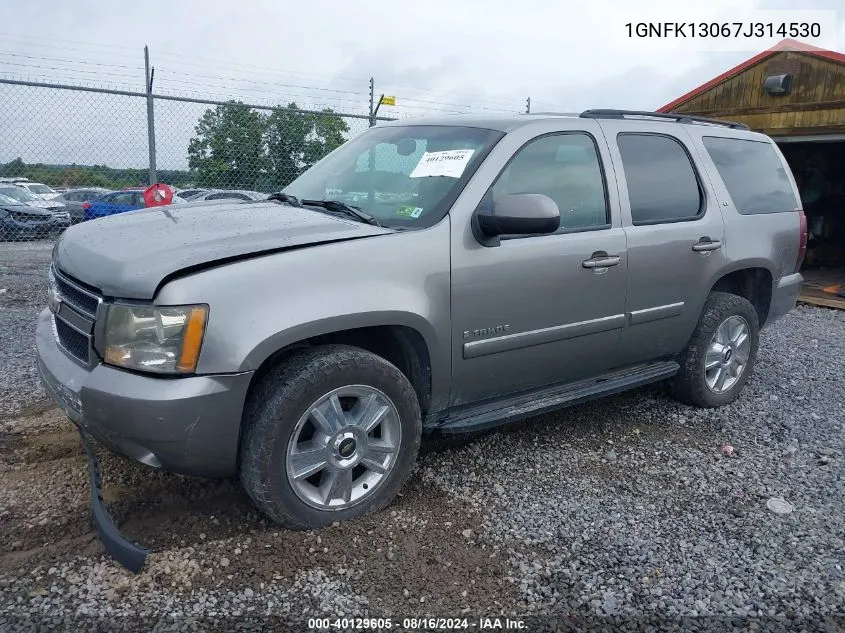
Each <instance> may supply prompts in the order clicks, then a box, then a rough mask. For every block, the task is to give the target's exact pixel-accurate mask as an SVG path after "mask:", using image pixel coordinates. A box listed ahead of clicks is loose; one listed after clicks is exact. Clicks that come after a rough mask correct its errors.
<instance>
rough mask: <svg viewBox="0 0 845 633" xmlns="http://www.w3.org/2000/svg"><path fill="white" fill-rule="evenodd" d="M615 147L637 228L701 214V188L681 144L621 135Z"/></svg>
mask: <svg viewBox="0 0 845 633" xmlns="http://www.w3.org/2000/svg"><path fill="white" fill-rule="evenodd" d="M616 143H617V145H618V146H619V153H620V154H621V155H622V168H623V170H624V171H625V180H626V181H627V183H628V198H629V200H630V202H631V219H632V221H633V223H634V224H658V223H661V222H678V221H682V220H692V219H694V218H696V217H698V215H699V214H700V213H701V211H702V209H703V206H704V205H703V204H702V202H703V199H702V197H701V187H700V186H699V184H698V178H697V177H696V174H695V169H694V168H693V166H692V162H691V161H690V157H689V154H687V151H686V150H685V149H684V146H683V145H681V143H680V141H678V140H676V139H674V138H672V137H669V136H663V135H660V134H631V133H624V134H620V135H619V136H618V137H617V139H616Z"/></svg>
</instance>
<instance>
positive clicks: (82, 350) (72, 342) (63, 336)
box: [54, 318, 89, 363]
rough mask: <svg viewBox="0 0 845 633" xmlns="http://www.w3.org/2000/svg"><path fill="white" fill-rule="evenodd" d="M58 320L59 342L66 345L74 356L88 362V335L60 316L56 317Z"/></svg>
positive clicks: (63, 345)
mask: <svg viewBox="0 0 845 633" xmlns="http://www.w3.org/2000/svg"><path fill="white" fill-rule="evenodd" d="M54 320H55V322H56V338H57V339H58V341H59V344H60V345H61V346H62V347H64V348H65V349H66V350H67V352H68V353H69V354H70V355H71V356H73V357H74V358H78V359H79V360H81V361H83V362H85V363H87V362H88V343H89V342H88V337H87V336H85V335H84V334H82V333H81V332H77V331H76V330H74V329H73V328H72V327H70V326H69V325H68V324H67V323H65V322H64V321H62V320H61V319H60V318H55V319H54Z"/></svg>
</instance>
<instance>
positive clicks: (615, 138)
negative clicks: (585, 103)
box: [601, 120, 727, 363]
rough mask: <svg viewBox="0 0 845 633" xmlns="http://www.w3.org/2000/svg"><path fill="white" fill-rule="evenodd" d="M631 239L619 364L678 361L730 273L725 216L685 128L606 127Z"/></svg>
mask: <svg viewBox="0 0 845 633" xmlns="http://www.w3.org/2000/svg"><path fill="white" fill-rule="evenodd" d="M601 126H602V129H603V130H604V133H605V135H606V138H607V141H608V143H609V145H610V152H611V156H612V160H613V163H614V165H615V172H616V178H617V184H618V187H619V198H620V205H621V210H622V226H623V228H624V230H625V235H626V237H627V254H628V280H627V298H626V305H625V313H626V319H627V323H626V327H625V329H624V330H623V333H622V340H621V341H620V350H619V354H620V357H621V358H622V359H623V360H624V362H625V363H636V362H640V361H645V360H651V359H654V358H658V357H661V356H666V355H669V354H674V353H677V352H679V351H680V350H682V349H683V347H684V346H685V345H686V343H687V341H688V340H689V337H690V336H691V334H692V332H693V330H694V328H695V326H696V324H697V322H698V318H699V315H700V314H701V310H702V308H703V306H704V301H705V300H706V298H707V294H708V293H709V290H710V287H711V285H712V284H713V282H714V281H715V279H716V278H717V276H718V275H719V273H720V271H722V270H723V269H724V267H725V265H726V262H727V258H726V255H725V250H724V246H725V245H724V240H725V229H724V223H723V219H722V212H721V209H720V206H719V203H718V201H717V200H716V198H715V196H714V195H713V193H712V187H711V185H710V183H709V180H708V179H707V173H706V171H705V170H704V169H703V168H702V165H701V159H700V157H699V155H698V153H697V150H696V149H695V148H694V147H693V146H692V143H691V138H690V136H689V135H688V134H687V133H686V131H685V126H683V125H681V124H673V125H667V124H666V123H656V122H653V121H631V120H604V121H602V122H601Z"/></svg>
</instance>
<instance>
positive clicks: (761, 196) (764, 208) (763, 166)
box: [702, 136, 800, 215]
mask: <svg viewBox="0 0 845 633" xmlns="http://www.w3.org/2000/svg"><path fill="white" fill-rule="evenodd" d="M702 140H703V142H704V147H705V148H706V149H707V153H708V154H710V158H711V159H712V160H713V163H714V164H715V165H716V169H717V170H718V172H719V175H720V176H721V177H722V181H724V183H725V187H727V189H728V194H730V196H731V200H733V203H734V206H735V207H736V210H737V211H739V212H740V213H742V214H745V215H755V214H758V213H782V212H784V211H795V210H796V209H797V208H799V206H800V205H799V204H798V200H797V199H796V197H795V192H794V191H793V189H792V184H791V183H790V182H789V176H788V175H787V173H786V169H784V166H783V163H782V162H781V160H780V158H779V157H778V155H777V153H776V152H775V148H774V147H772V146H771V145H770V144H769V143H766V142H762V141H751V140H747V139H738V138H723V137H719V136H705V137H704V138H703V139H702Z"/></svg>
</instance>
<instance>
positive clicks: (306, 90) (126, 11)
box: [0, 0, 845, 167]
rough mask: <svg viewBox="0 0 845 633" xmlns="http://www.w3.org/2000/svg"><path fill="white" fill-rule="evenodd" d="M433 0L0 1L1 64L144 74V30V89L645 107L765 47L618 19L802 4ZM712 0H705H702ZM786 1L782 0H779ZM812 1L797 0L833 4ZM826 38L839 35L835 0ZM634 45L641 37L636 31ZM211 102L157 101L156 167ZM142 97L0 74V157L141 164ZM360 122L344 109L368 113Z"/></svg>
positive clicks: (125, 80)
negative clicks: (665, 32)
mask: <svg viewBox="0 0 845 633" xmlns="http://www.w3.org/2000/svg"><path fill="white" fill-rule="evenodd" d="M631 4H633V3H628V2H624V1H623V0H619V1H611V0H606V1H600V0H593V2H584V1H578V2H575V1H569V0H534V2H530V3H529V2H514V1H513V0H509V1H503V0H427V1H425V2H417V3H403V2H389V3H388V2H366V1H363V0H359V1H357V2H349V1H348V0H347V1H340V0H323V1H321V2H291V1H290V0H288V1H287V2H284V1H283V2H279V1H278V0H276V1H274V0H251V1H250V2H242V3H212V2H208V1H205V2H201V1H200V0H181V1H179V2H174V1H173V0H168V1H164V0H144V1H143V2H136V3H115V2H104V1H94V0H73V1H70V2H61V3H59V2H55V0H28V1H27V2H25V3H24V2H4V3H1V4H0V78H23V79H41V80H49V81H56V82H64V83H74V84H78V83H85V84H86V85H98V86H103V85H107V86H111V87H116V88H122V89H128V90H139V91H140V90H143V47H144V45H145V44H148V45H149V47H150V52H151V57H152V63H153V65H154V67H155V68H156V71H155V91H156V92H162V93H171V94H173V93H179V94H182V95H190V96H195V97H199V98H207V99H227V98H232V97H236V98H241V99H243V100H248V101H251V102H259V103H267V104H278V103H287V102H289V101H296V102H297V103H298V104H299V105H300V106H302V107H326V106H329V107H333V108H335V109H337V110H343V111H348V112H357V113H363V112H366V110H367V90H368V85H367V81H368V78H369V77H371V76H372V77H374V78H375V82H376V92H377V94H380V93H382V92H384V93H386V94H392V95H395V96H396V97H397V101H398V104H399V105H398V106H397V107H396V108H390V109H387V108H385V109H383V110H382V112H383V113H384V114H388V115H401V116H409V115H419V114H426V113H435V112H436V113H441V112H443V111H459V112H462V111H467V110H472V111H477V112H483V111H494V110H504V111H521V110H524V108H525V100H526V97H529V96H530V97H531V101H532V110H534V111H542V110H556V111H578V110H581V109H584V108H588V107H618V108H634V109H655V108H658V107H660V106H662V105H663V104H665V103H666V102H668V101H670V100H672V99H674V98H675V97H677V96H679V95H681V94H683V93H684V92H687V91H688V90H690V89H692V88H694V87H696V86H697V85H699V84H701V83H703V82H705V81H707V80H709V79H711V78H712V77H713V76H715V75H717V74H719V73H721V72H723V71H724V70H726V69H728V68H730V67H731V66H733V65H736V64H737V63H739V62H741V61H743V60H744V59H747V58H748V57H750V56H752V55H754V54H755V53H757V52H759V50H760V49H761V48H764V47H766V46H768V45H769V43H768V42H765V43H763V44H762V45H761V44H760V43H759V42H755V41H753V40H752V41H749V42H748V43H747V44H746V45H745V46H746V50H736V51H733V52H712V51H707V50H695V48H694V47H693V46H689V47H687V48H685V49H682V50H678V49H676V50H674V51H666V50H663V51H660V50H657V51H642V50H638V49H637V46H636V45H635V44H633V43H631V42H629V41H627V40H626V39H625V37H624V24H625V22H628V21H630V20H631V19H632V18H633V19H649V20H660V21H671V22H675V21H678V22H684V21H689V20H691V19H695V20H700V19H706V20H717V21H720V22H722V21H727V22H732V21H734V19H735V18H736V16H738V15H740V14H741V12H744V11H748V10H754V9H771V10H774V9H781V10H782V9H788V8H795V6H796V4H797V3H794V2H792V3H789V2H776V1H775V2H772V1H753V0H740V1H727V0H711V1H710V2H709V3H703V2H700V1H696V2H684V1H678V0H674V1H672V2H668V1H662V2H661V1H655V0H646V1H645V2H638V3H636V10H632V9H630V8H629V7H630V5H631ZM705 4H706V5H707V7H706V8H702V5H705ZM790 5H791V6H790ZM836 7H837V2H835V1H834V0H807V1H806V2H805V3H804V8H805V9H835V8H836ZM829 35H830V37H831V39H830V40H829V41H830V42H831V45H832V46H834V45H835V46H836V47H837V48H838V50H843V46H845V11H840V13H839V14H838V15H837V21H836V32H835V33H830V34H829ZM640 48H641V47H640ZM203 109H204V107H203V106H197V105H190V104H170V103H159V104H157V109H156V123H157V128H158V132H159V133H158V135H157V136H158V146H159V149H160V158H159V165H160V166H171V167H172V166H180V167H182V166H184V165H185V156H184V155H185V148H186V147H187V141H188V139H189V138H190V136H191V135H192V132H193V126H194V125H195V123H196V119H197V118H198V117H199V115H200V114H201V113H202V111H203ZM145 122H146V114H145V104H144V100H143V99H133V98H130V97H111V96H101V95H91V94H84V93H67V92H60V91H53V90H49V91H48V90H43V89H35V88H19V87H14V86H4V85H0V138H2V139H3V143H2V144H0V161H5V160H9V159H11V158H14V157H16V156H22V157H23V158H24V160H26V161H27V162H30V161H35V160H41V161H44V162H78V163H92V162H96V163H100V164H102V163H106V164H109V165H130V164H131V165H137V166H142V165H143V164H144V161H145V156H146V129H145ZM365 125H366V124H365V123H355V122H353V125H352V127H353V128H355V129H363V127H364V126H365Z"/></svg>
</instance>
